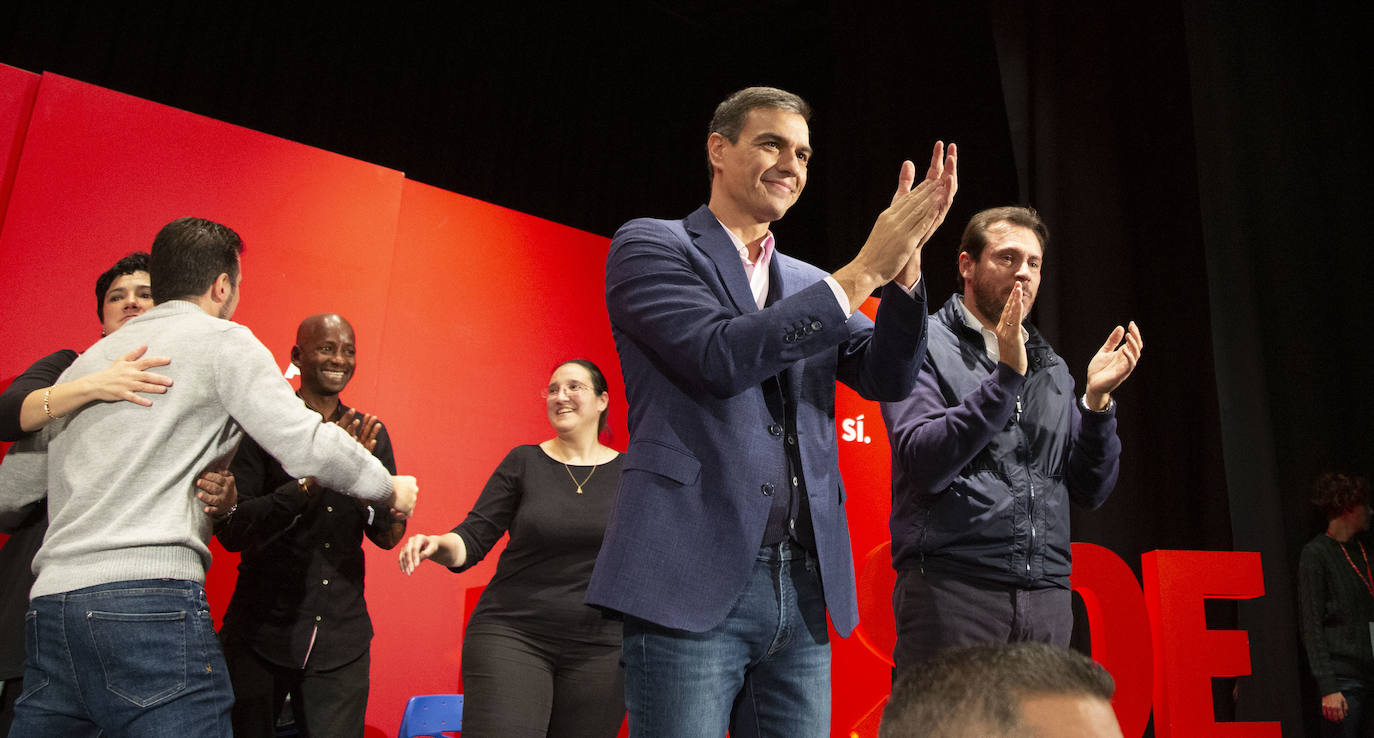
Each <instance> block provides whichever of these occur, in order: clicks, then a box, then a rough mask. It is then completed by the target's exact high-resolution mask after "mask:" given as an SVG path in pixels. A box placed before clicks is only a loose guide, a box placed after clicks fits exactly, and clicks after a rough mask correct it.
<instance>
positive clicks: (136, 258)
mask: <svg viewBox="0 0 1374 738" xmlns="http://www.w3.org/2000/svg"><path fill="white" fill-rule="evenodd" d="M146 271H148V252H147V251H135V252H133V253H132V254H129V255H128V256H126V257H124V258H123V259H120V260H119V261H116V262H115V263H114V266H112V267H110V268H109V269H106V270H105V271H104V272H103V273H101V275H100V276H99V277H96V280H95V317H96V320H99V321H102V322H103V321H104V320H105V292H106V291H108V290H109V289H110V285H111V284H114V281H115V280H116V279H119V278H120V277H122V276H124V275H125V274H133V273H134V272H146Z"/></svg>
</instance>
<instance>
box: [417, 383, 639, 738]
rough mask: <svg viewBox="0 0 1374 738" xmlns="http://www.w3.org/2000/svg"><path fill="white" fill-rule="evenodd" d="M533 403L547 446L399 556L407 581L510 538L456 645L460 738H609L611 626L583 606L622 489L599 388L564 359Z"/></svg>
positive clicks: (614, 653)
mask: <svg viewBox="0 0 1374 738" xmlns="http://www.w3.org/2000/svg"><path fill="white" fill-rule="evenodd" d="M540 394H541V396H542V397H543V398H544V411H545V413H546V414H547V416H548V420H549V425H552V426H553V429H554V432H555V435H554V437H553V438H550V439H548V440H546V441H543V442H541V443H538V444H532V445H527V446H517V447H515V448H514V449H513V450H511V452H510V453H508V454H506V458H505V460H503V461H502V462H501V464H500V466H498V467H496V471H495V472H494V473H493V474H492V476H491V479H489V480H488V481H487V485H486V487H485V488H484V489H483V490H482V494H481V495H480V496H479V497H478V498H477V504H476V505H475V506H473V508H472V512H470V513H468V516H467V518H466V519H465V520H463V522H462V523H460V524H459V525H458V527H456V528H454V529H453V530H452V531H450V532H448V533H443V534H440V535H415V536H412V537H411V538H410V540H408V541H406V542H405V543H404V544H403V545H402V547H401V554H400V564H401V571H404V572H406V573H407V574H409V573H410V572H412V571H414V570H415V567H416V566H418V565H419V564H420V562H422V561H424V560H425V559H433V560H434V561H436V562H438V563H440V564H443V565H444V566H447V567H449V568H450V569H451V570H453V571H455V572H461V571H464V570H466V569H467V568H469V567H471V566H472V565H474V564H476V563H477V562H479V561H481V560H482V557H484V556H486V554H487V552H488V551H490V550H491V547H492V546H493V545H494V544H495V543H496V542H497V541H498V540H499V539H500V538H501V536H502V535H503V534H505V533H507V532H509V533H510V541H509V543H507V545H506V550H505V551H504V552H503V553H502V554H501V558H500V559H499V560H498V561H497V564H496V574H495V575H494V576H493V577H492V579H491V583H490V584H488V585H487V588H486V590H484V591H483V592H482V597H481V599H480V600H479V601H478V603H477V608H476V609H475V610H474V611H473V613H472V618H471V620H469V621H468V626H467V631H466V632H465V633H464V635H463V661H462V672H463V690H464V696H463V735H464V736H465V737H466V738H484V737H486V736H501V737H502V738H507V737H509V738H524V737H525V736H531V737H533V736H549V737H550V738H569V737H574V738H610V737H611V736H614V735H615V734H616V733H617V731H619V729H620V724H621V721H622V720H623V719H624V715H625V696H624V678H623V675H622V672H621V668H620V623H619V622H616V621H613V620H609V619H608V618H606V617H605V615H603V614H602V612H601V611H599V610H596V609H594V608H592V607H589V606H588V605H586V604H584V603H583V598H584V597H585V595H586V591H587V582H588V581H589V580H590V579H591V576H592V566H593V564H595V563H596V554H597V552H598V551H599V550H600V549H601V539H602V537H603V535H604V534H605V532H606V521H607V519H608V518H609V517H610V513H611V506H612V503H613V502H614V501H615V495H616V491H617V488H618V486H619V481H620V466H621V456H620V454H619V453H618V452H617V451H615V450H614V449H612V448H610V447H608V446H605V445H603V444H602V443H601V441H600V437H601V433H602V431H604V430H605V427H606V408H607V407H608V406H609V404H610V394H609V393H608V392H607V391H606V378H605V376H603V375H602V373H601V370H600V369H598V368H597V366H596V365H595V364H593V363H592V362H590V361H586V360H584V359H573V360H571V361H566V362H564V363H562V364H559V365H558V366H557V367H556V368H555V369H554V372H553V376H552V377H550V378H549V384H548V387H547V388H546V389H544V390H543V391H542V392H541V393H540Z"/></svg>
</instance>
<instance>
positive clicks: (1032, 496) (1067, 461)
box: [882, 295, 1121, 589]
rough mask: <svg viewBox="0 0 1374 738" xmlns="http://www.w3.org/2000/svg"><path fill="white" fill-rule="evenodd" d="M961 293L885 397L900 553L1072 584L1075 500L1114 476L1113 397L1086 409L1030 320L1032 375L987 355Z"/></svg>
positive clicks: (921, 564)
mask: <svg viewBox="0 0 1374 738" xmlns="http://www.w3.org/2000/svg"><path fill="white" fill-rule="evenodd" d="M960 299H961V298H960V296H959V295H955V296H953V297H951V298H950V300H949V302H947V303H945V306H944V307H942V308H941V309H940V310H939V312H937V313H936V314H935V315H933V316H931V319H930V321H929V324H928V331H929V336H928V341H929V343H928V349H927V353H926V358H925V362H924V364H923V365H922V367H921V373H920V376H919V378H918V379H917V383H916V389H915V390H913V391H912V393H911V396H910V397H908V398H907V399H905V400H902V401H901V402H892V403H883V405H882V410H883V420H884V421H886V423H887V429H888V439H889V442H890V443H891V445H892V517H891V521H890V526H891V530H892V565H893V568H895V569H897V570H898V571H902V570H906V569H916V568H921V569H923V570H925V571H930V572H934V573H940V574H947V575H953V576H960V577H965V578H969V579H974V580H979V581H983V582H987V583H993V584H1007V585H1012V586H1017V587H1022V588H1027V589H1041V588H1049V587H1062V588H1067V587H1068V586H1069V572H1070V569H1071V566H1072V562H1071V556H1070V553H1069V500H1073V501H1074V502H1075V503H1077V504H1080V505H1083V506H1086V507H1089V508H1096V507H1098V506H1100V505H1101V504H1102V503H1103V502H1105V501H1106V499H1107V496H1108V495H1109V494H1111V491H1112V488H1113V487H1114V486H1116V478H1117V472H1118V469H1119V459H1120V455H1121V441H1120V440H1119V439H1118V438H1117V435H1116V412H1115V404H1114V403H1113V405H1112V407H1110V408H1108V410H1107V411H1106V412H1103V413H1095V412H1090V411H1086V410H1084V409H1083V408H1082V406H1081V405H1080V403H1079V401H1078V399H1077V395H1075V393H1074V386H1073V377H1072V376H1071V375H1070V374H1069V370H1068V368H1067V367H1065V365H1064V361H1063V359H1061V358H1060V357H1059V355H1058V354H1056V353H1055V352H1054V349H1052V348H1051V347H1050V345H1049V344H1048V343H1046V342H1045V340H1044V339H1043V338H1042V337H1041V335H1040V333H1039V331H1037V330H1036V329H1035V328H1034V327H1032V326H1030V325H1029V324H1027V325H1026V329H1027V331H1028V332H1029V334H1030V338H1029V340H1028V341H1027V342H1026V355H1027V358H1028V359H1029V369H1028V370H1027V373H1026V376H1022V375H1020V374H1018V373H1017V372H1016V371H1015V370H1013V369H1012V368H1011V367H1009V366H1007V365H1006V364H1004V363H1000V362H999V363H997V364H996V365H994V364H993V362H992V361H991V360H990V359H989V358H988V356H987V352H986V350H985V348H984V343H983V337H982V335H981V334H980V333H979V332H978V331H976V330H973V329H972V328H970V327H969V326H968V325H967V324H965V323H964V320H963V310H962V308H961V307H960V305H959V303H958V300H960Z"/></svg>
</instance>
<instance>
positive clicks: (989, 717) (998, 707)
mask: <svg viewBox="0 0 1374 738" xmlns="http://www.w3.org/2000/svg"><path fill="white" fill-rule="evenodd" d="M1114 691H1115V685H1114V683H1113V681H1112V677H1111V675H1110V674H1108V673H1107V670H1106V669H1103V668H1102V667H1101V666H1099V665H1098V664H1097V663H1095V662H1094V661H1093V660H1092V659H1090V658H1088V657H1087V656H1084V655H1083V654H1080V653H1078V652H1076V651H1071V650H1069V649H1065V648H1060V647H1057V646H1052V645H1049V644H1045V643H999V644H985V645H978V646H967V647H962V648H953V649H949V650H947V651H943V652H941V653H940V654H939V655H938V656H936V657H935V658H934V659H932V660H930V661H929V662H927V663H926V664H925V665H924V666H923V667H922V668H920V669H917V670H914V671H913V672H912V673H911V675H910V676H909V677H907V678H905V679H903V680H902V681H901V682H899V683H898V684H897V685H896V686H895V687H894V688H893V690H892V696H891V697H890V698H889V700H888V703H887V708H886V710H885V712H884V713H883V725H882V729H881V731H880V732H879V738H908V737H914V736H922V737H923V738H975V737H976V738H999V737H1006V738H1011V737H1012V736H1015V737H1016V738H1033V737H1039V736H1046V737H1048V736H1055V737H1056V738H1078V737H1080V736H1082V737H1086V736H1093V737H1094V738H1097V737H1099V736H1109V737H1110V738H1121V727H1120V726H1119V725H1118V724H1117V721H1116V714H1115V713H1114V712H1113V711H1112V705H1111V699H1112V693H1113V692H1114Z"/></svg>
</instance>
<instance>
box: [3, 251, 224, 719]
mask: <svg viewBox="0 0 1374 738" xmlns="http://www.w3.org/2000/svg"><path fill="white" fill-rule="evenodd" d="M152 306H153V296H152V286H151V284H150V282H149V279H148V254H147V252H144V251H135V252H134V253H132V254H129V255H128V256H126V257H124V258H122V259H120V260H119V261H117V262H115V264H114V266H112V267H110V268H109V269H107V270H105V272H104V273H102V274H101V275H100V277H99V278H97V279H96V282H95V314H96V317H97V318H98V319H99V320H100V335H102V336H105V335H109V334H110V333H113V332H114V331H116V330H119V327H120V326H122V325H124V322H125V321H127V320H129V319H130V318H133V317H136V316H138V315H141V314H142V313H143V312H144V311H145V310H147V309H148V308H150V307H152ZM144 351H145V350H144V349H140V350H138V351H135V352H133V353H130V354H129V355H127V356H125V357H124V358H123V359H121V360H119V361H117V362H115V363H114V364H111V365H110V367H109V368H108V369H106V370H105V371H103V372H98V373H96V374H93V375H90V376H88V377H83V378H81V379H76V380H73V381H70V382H63V383H62V384H58V385H55V386H54V383H55V382H57V378H58V377H60V376H61V375H62V372H63V371H65V370H66V369H67V367H69V366H71V364H72V362H73V361H74V360H75V359H76V356H77V354H76V352H75V351H72V350H71V349H62V350H61V351H56V352H54V353H51V354H49V355H47V356H45V357H43V358H41V359H39V360H38V361H36V362H34V363H33V365H32V366H30V367H29V368H28V369H25V370H24V373H23V374H20V375H19V376H18V377H16V378H15V380H14V381H13V382H11V383H10V385H9V386H8V387H6V388H5V391H4V393H3V394H0V442H6V443H8V442H13V441H17V440H19V439H20V438H23V437H24V436H25V435H27V434H29V433H32V432H34V431H37V430H39V429H40V428H42V427H43V426H45V425H47V424H48V422H49V421H50V420H54V419H56V418H60V417H62V416H63V415H66V414H67V413H69V412H71V411H73V410H76V409H77V408H80V407H81V406H83V405H85V404H86V403H88V402H94V401H105V402H116V401H119V400H126V401H128V402H133V403H137V404H140V405H150V404H152V400H150V399H148V398H146V397H141V396H140V395H138V394H136V393H144V394H150V393H151V394H161V393H163V392H166V391H167V387H168V386H170V385H171V380H170V379H168V378H167V377H164V376H162V375H160V374H154V373H152V372H149V371H148V369H150V368H152V367H155V366H164V365H166V364H167V363H168V360H167V359H165V358H161V357H145V356H143V353H144ZM197 486H199V487H200V488H201V491H200V492H198V493H197V495H198V496H199V497H200V499H201V501H202V502H204V503H206V508H205V512H206V513H207V514H209V515H211V516H212V517H218V516H220V515H221V514H222V513H224V512H226V511H228V510H229V508H230V507H231V506H232V505H233V504H234V500H235V492H234V486H233V478H232V477H230V476H229V475H227V474H220V473H217V472H207V473H205V474H204V475H202V477H201V479H200V480H199V481H198V482H197ZM47 530H48V506H47V504H46V502H44V501H40V502H38V503H35V504H33V505H29V506H25V507H23V508H19V509H14V510H10V509H8V508H5V509H0V533H7V534H9V536H10V537H9V539H8V540H6V541H5V543H4V545H3V547H2V548H0V586H3V590H0V682H2V684H0V735H8V734H9V730H10V722H11V721H12V720H13V719H14V701H15V700H16V699H18V697H19V695H20V694H22V693H23V689H24V613H25V612H27V611H28V604H29V588H30V587H32V586H33V571H32V564H33V555H34V554H35V553H37V551H38V547H39V545H41V544H42V543H43V534H44V533H46V532H47Z"/></svg>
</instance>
